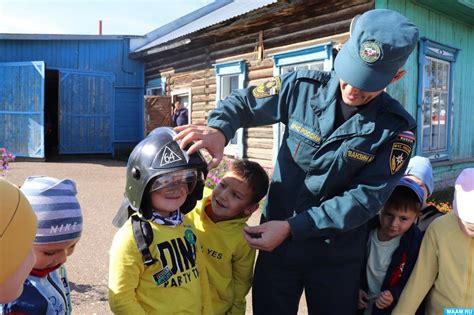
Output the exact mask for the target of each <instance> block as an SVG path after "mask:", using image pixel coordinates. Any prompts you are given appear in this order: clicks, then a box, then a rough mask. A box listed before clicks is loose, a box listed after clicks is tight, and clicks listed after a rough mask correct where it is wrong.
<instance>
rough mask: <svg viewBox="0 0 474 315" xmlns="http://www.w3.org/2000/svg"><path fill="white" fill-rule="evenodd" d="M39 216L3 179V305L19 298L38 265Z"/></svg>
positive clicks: (0, 249) (0, 218)
mask: <svg viewBox="0 0 474 315" xmlns="http://www.w3.org/2000/svg"><path fill="white" fill-rule="evenodd" d="M35 233H36V216H35V214H34V213H33V210H32V209H31V205H30V203H29V202H28V200H27V199H26V198H25V196H24V195H23V193H22V192H21V191H20V190H19V189H18V188H17V187H16V186H15V185H13V184H11V183H10V182H8V181H7V180H5V179H3V178H0V304H1V303H8V302H10V301H12V300H15V299H16V298H18V297H19V296H20V295H21V293H22V291H23V282H24V281H25V279H26V277H27V276H28V273H29V272H30V271H31V268H33V265H34V264H35V257H34V255H33V250H32V245H33V240H34V239H35Z"/></svg>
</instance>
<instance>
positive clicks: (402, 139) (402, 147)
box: [389, 131, 415, 175]
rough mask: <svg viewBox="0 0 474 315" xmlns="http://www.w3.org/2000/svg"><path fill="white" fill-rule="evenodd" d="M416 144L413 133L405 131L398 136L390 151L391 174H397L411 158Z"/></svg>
mask: <svg viewBox="0 0 474 315" xmlns="http://www.w3.org/2000/svg"><path fill="white" fill-rule="evenodd" d="M414 144H415V135H414V134H413V132H411V131H404V132H401V133H399V134H398V135H397V137H396V138H395V141H394V142H393V144H392V148H391V150H390V158H389V164H390V165H389V166H390V173H391V174H392V175H394V174H395V173H397V172H398V171H399V170H400V169H401V168H402V167H403V165H404V164H405V163H406V161H407V160H408V159H409V158H410V154H411V150H412V148H413V145H414Z"/></svg>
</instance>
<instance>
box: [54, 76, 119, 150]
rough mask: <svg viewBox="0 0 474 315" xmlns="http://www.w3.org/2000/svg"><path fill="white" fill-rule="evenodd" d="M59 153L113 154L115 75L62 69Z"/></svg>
mask: <svg viewBox="0 0 474 315" xmlns="http://www.w3.org/2000/svg"><path fill="white" fill-rule="evenodd" d="M59 78H60V79H59V81H60V83H59V153H61V154H76V153H112V149H113V146H112V139H113V136H112V132H113V113H114V108H113V107H114V93H113V89H114V87H113V83H114V76H113V75H112V74H109V73H96V72H79V71H70V70H60V71H59Z"/></svg>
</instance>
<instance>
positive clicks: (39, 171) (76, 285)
mask: <svg viewBox="0 0 474 315" xmlns="http://www.w3.org/2000/svg"><path fill="white" fill-rule="evenodd" d="M11 167H12V168H11V170H10V171H9V173H8V174H7V176H6V178H7V179H8V180H10V181H11V182H13V183H15V184H17V185H21V184H22V183H23V181H24V180H25V178H26V177H27V176H31V175H47V176H53V177H57V178H66V177H67V178H71V179H73V180H75V181H76V183H77V188H78V199H79V202H80V204H81V207H82V211H83V216H84V230H83V234H82V238H81V240H80V242H79V243H78V246H77V247H76V251H75V253H74V254H73V255H72V256H71V257H69V259H68V261H67V263H66V266H67V270H68V274H69V280H70V282H71V283H70V284H71V288H72V294H71V297H72V302H73V314H81V315H82V314H84V315H85V314H97V315H99V314H100V315H103V314H112V312H111V311H110V309H109V306H108V302H107V279H108V264H109V259H108V251H109V248H110V244H111V242H112V237H113V235H114V233H115V231H116V230H117V229H116V228H115V227H114V226H113V225H112V223H111V222H112V219H113V217H114V215H115V212H116V210H117V208H118V207H119V205H120V202H121V200H122V196H123V192H124V188H125V170H126V162H124V161H117V160H112V159H102V158H101V159H98V158H87V157H81V158H80V159H78V158H74V157H63V158H61V159H59V160H55V161H53V162H14V163H12V164H11ZM258 220H259V214H258V213H257V212H256V213H255V214H254V215H253V216H252V218H251V219H250V221H249V225H257V224H258ZM250 300H251V298H250V294H249V295H248V296H247V301H248V303H247V312H246V314H252V311H251V301H250ZM298 314H307V310H306V305H305V303H304V298H303V299H302V303H300V311H299V312H298Z"/></svg>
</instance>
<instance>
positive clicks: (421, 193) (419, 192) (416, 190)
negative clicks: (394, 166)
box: [397, 177, 425, 204]
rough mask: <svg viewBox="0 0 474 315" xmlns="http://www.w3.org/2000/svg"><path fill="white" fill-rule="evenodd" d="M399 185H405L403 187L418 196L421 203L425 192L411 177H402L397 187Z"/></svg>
mask: <svg viewBox="0 0 474 315" xmlns="http://www.w3.org/2000/svg"><path fill="white" fill-rule="evenodd" d="M399 186H405V187H408V188H410V189H411V190H412V191H413V192H414V193H415V195H416V196H417V197H418V200H419V201H420V204H423V201H424V200H425V199H424V195H425V192H424V191H423V188H421V186H420V185H418V184H417V183H416V182H415V181H414V180H413V179H411V178H408V177H402V178H401V179H400V181H399V182H398V184H397V187H399Z"/></svg>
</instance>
